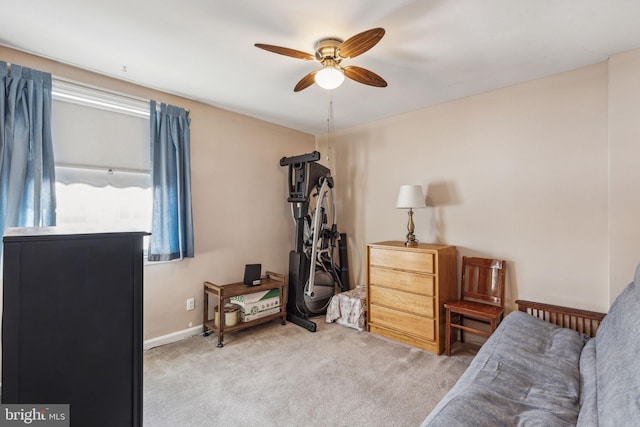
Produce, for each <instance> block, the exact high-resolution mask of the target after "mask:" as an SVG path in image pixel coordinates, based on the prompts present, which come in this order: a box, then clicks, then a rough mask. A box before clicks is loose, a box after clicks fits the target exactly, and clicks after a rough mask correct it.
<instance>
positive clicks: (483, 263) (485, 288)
mask: <svg viewBox="0 0 640 427" xmlns="http://www.w3.org/2000/svg"><path fill="white" fill-rule="evenodd" d="M506 267H507V263H506V262H505V261H504V260H499V259H489V258H471V257H465V256H463V257H462V285H461V299H463V300H468V301H476V302H483V303H487V304H491V305H497V306H500V307H504V281H505V273H506V271H505V270H506Z"/></svg>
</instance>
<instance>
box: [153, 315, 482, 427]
mask: <svg viewBox="0 0 640 427" xmlns="http://www.w3.org/2000/svg"><path fill="white" fill-rule="evenodd" d="M314 321H316V323H317V324H318V330H317V331H316V332H315V333H311V332H309V331H307V330H306V329H303V328H301V327H299V326H296V325H294V324H292V323H287V325H285V326H282V325H280V323H279V321H272V322H269V323H267V324H264V325H260V326H256V327H254V328H250V329H247V330H244V331H240V332H235V333H233V334H227V335H226V336H225V346H224V347H223V348H221V349H220V348H216V343H217V337H216V336H214V335H211V336H209V337H206V338H205V337H202V336H196V337H192V338H189V339H186V340H183V341H180V342H177V343H173V344H169V345H166V346H162V347H157V348H154V349H151V350H148V351H146V352H145V355H144V425H145V426H146V427H162V426H170V427H176V426H221V427H235V426H247V427H249V426H251V427H256V426H260V427H261V426H278V427H282V426H300V427H302V426H344V427H359V426H363V427H364V426H367V427H372V426H385V427H387V426H418V425H419V424H420V422H422V420H423V419H424V418H425V417H426V416H427V414H428V413H429V411H430V410H431V409H432V408H433V407H434V406H435V405H436V403H437V402H438V401H439V400H440V399H441V398H442V396H443V395H444V394H445V393H446V392H447V391H448V390H449V389H450V388H451V387H452V386H453V385H454V384H455V382H456V381H457V379H458V377H459V376H460V375H461V374H462V372H463V371H464V370H465V369H466V367H467V366H468V364H469V362H470V361H471V359H472V357H473V355H474V354H475V350H476V349H475V348H474V347H472V346H467V345H460V344H457V347H456V352H455V353H454V355H453V356H452V357H446V356H435V355H434V354H432V353H429V352H426V351H423V350H420V349H418V348H414V347H411V346H408V345H404V344H401V343H397V342H395V341H391V340H388V339H386V338H383V337H379V336H377V335H374V334H370V333H367V332H358V331H356V330H355V329H350V328H347V327H344V326H339V325H337V324H326V323H324V317H318V318H316V319H314Z"/></svg>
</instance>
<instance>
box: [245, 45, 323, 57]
mask: <svg viewBox="0 0 640 427" xmlns="http://www.w3.org/2000/svg"><path fill="white" fill-rule="evenodd" d="M254 46H255V47H258V48H260V49H264V50H268V51H269V52H273V53H278V54H280V55H284V56H291V57H293V58H297V59H304V60H305V61H312V60H315V59H316V57H315V56H313V55H311V54H310V53H306V52H302V51H299V50H295V49H289V48H288V47H281V46H273V45H270V44H262V43H256V44H254Z"/></svg>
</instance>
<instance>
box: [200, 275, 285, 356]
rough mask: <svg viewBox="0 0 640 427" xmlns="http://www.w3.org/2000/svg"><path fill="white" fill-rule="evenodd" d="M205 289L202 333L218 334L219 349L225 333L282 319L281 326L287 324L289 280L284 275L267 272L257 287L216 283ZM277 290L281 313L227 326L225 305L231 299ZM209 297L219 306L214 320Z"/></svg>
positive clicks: (205, 285)
mask: <svg viewBox="0 0 640 427" xmlns="http://www.w3.org/2000/svg"><path fill="white" fill-rule="evenodd" d="M203 288H204V304H202V331H203V332H204V335H205V336H208V335H209V334H210V333H211V332H212V331H213V332H217V334H218V347H222V346H224V344H223V340H224V333H225V332H234V331H239V330H241V329H245V328H249V327H251V326H255V325H259V324H261V323H265V322H269V321H271V320H273V319H277V318H280V320H281V324H283V325H285V324H286V318H287V290H288V289H287V279H286V277H285V276H284V275H283V274H278V273H273V272H271V271H267V273H266V277H265V278H263V279H262V283H261V284H260V285H257V286H246V285H245V284H244V283H243V282H237V283H228V284H226V285H216V284H215V283H211V282H204V284H203ZM275 288H277V289H279V290H280V311H278V312H277V313H273V314H269V315H267V316H264V317H261V318H259V319H254V320H251V321H249V322H241V321H239V320H238V323H237V324H235V325H234V326H225V324H224V304H225V302H226V301H227V300H229V298H231V297H236V296H240V295H248V294H252V293H254V292H261V291H268V290H270V289H275ZM209 296H213V297H214V298H215V302H216V304H217V306H218V312H217V313H216V312H215V311H214V318H212V319H210V318H209ZM216 317H217V325H218V326H216Z"/></svg>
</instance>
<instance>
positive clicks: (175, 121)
mask: <svg viewBox="0 0 640 427" xmlns="http://www.w3.org/2000/svg"><path fill="white" fill-rule="evenodd" d="M150 104H151V105H150V106H151V120H150V121H151V157H152V173H151V174H152V180H153V183H152V186H153V214H152V222H151V238H150V240H149V253H148V259H149V261H170V260H172V259H178V258H180V259H181V258H193V218H192V215H191V160H190V159H191V157H190V150H189V138H190V130H189V124H190V122H191V120H190V119H189V117H188V113H187V111H186V110H185V109H184V108H179V107H174V106H171V105H167V104H164V103H162V104H160V111H157V106H156V102H155V101H151V103H150Z"/></svg>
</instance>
